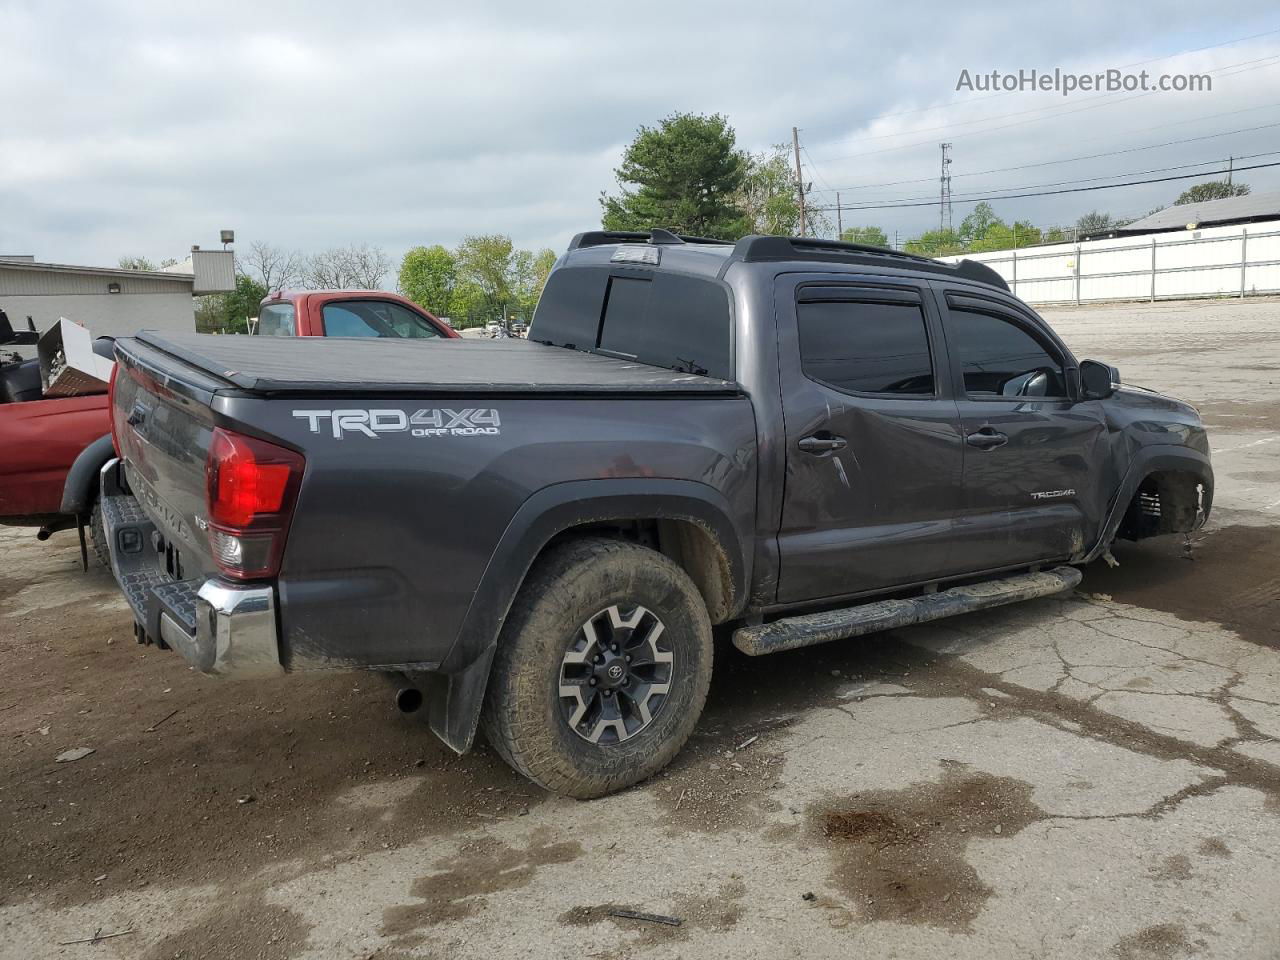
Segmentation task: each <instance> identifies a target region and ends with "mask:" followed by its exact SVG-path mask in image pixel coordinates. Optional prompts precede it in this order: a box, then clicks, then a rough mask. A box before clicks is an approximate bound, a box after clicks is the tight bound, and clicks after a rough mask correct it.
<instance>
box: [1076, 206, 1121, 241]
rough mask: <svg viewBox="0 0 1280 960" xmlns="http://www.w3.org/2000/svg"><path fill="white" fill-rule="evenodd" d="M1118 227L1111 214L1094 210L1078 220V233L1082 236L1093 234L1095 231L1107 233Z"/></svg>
mask: <svg viewBox="0 0 1280 960" xmlns="http://www.w3.org/2000/svg"><path fill="white" fill-rule="evenodd" d="M1115 227H1116V222H1115V221H1114V220H1112V219H1111V214H1109V213H1100V212H1098V211H1097V210H1093V211H1091V212H1090V213H1086V214H1085V215H1084V216H1083V217H1081V218H1080V219H1079V220H1077V221H1076V233H1077V234H1078V235H1080V236H1085V237H1087V236H1091V235H1092V234H1095V233H1106V232H1107V231H1108V230H1112V229H1114V228H1115Z"/></svg>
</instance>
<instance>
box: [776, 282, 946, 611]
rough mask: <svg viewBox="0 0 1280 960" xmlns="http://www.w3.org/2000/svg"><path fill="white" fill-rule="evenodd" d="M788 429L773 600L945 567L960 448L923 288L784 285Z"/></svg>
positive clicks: (867, 586)
mask: <svg viewBox="0 0 1280 960" xmlns="http://www.w3.org/2000/svg"><path fill="white" fill-rule="evenodd" d="M775 309H776V314H777V318H778V338H779V343H778V356H779V364H780V370H779V375H780V380H781V385H782V401H783V413H784V418H785V421H786V480H785V483H786V487H785V490H784V492H783V507H782V518H781V525H780V530H779V533H778V550H779V556H780V561H781V569H780V574H779V584H778V601H779V602H781V603H794V602H798V601H804V600H813V599H819V598H825V597H837V596H844V595H849V594H855V593H864V592H870V591H875V590H883V589H885V588H887V587H893V586H898V585H904V584H909V583H918V582H921V581H926V580H929V579H932V578H934V577H939V576H943V575H946V574H947V573H950V572H953V571H954V570H955V566H956V562H957V560H956V557H955V556H954V554H953V552H952V548H951V547H952V545H951V540H952V532H951V527H952V520H953V518H954V516H955V515H956V513H957V512H958V511H959V508H960V503H961V492H962V490H961V487H962V460H963V440H962V438H961V435H960V429H959V422H958V418H957V414H956V405H955V401H954V400H953V399H952V398H951V395H950V377H949V373H948V370H947V365H946V361H945V356H946V353H945V350H944V349H943V348H942V344H941V330H940V328H939V326H938V317H937V307H936V303H935V301H934V300H933V298H932V296H931V291H930V290H929V288H928V286H927V285H926V284H924V283H916V282H912V281H904V280H900V279H894V280H889V279H886V280H884V281H882V282H881V281H875V282H873V281H870V280H868V281H867V282H858V283H841V282H839V280H838V279H837V278H833V277H831V276H829V275H828V276H826V277H821V276H819V277H811V278H809V279H804V278H797V279H793V280H785V279H780V282H779V284H778V286H777V299H776V302H775Z"/></svg>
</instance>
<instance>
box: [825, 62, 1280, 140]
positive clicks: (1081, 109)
mask: <svg viewBox="0 0 1280 960" xmlns="http://www.w3.org/2000/svg"><path fill="white" fill-rule="evenodd" d="M1275 60H1277V61H1280V56H1278V57H1277V58H1275ZM1276 65H1277V63H1276V62H1274V61H1273V62H1271V63H1265V64H1261V65H1259V66H1254V67H1248V68H1247V70H1260V69H1264V68H1266V67H1273V66H1276ZM1247 70H1240V71H1238V73H1245V72H1247ZM1210 72H1212V71H1210ZM1232 76H1235V74H1232ZM1168 92H1171V91H1166V90H1149V91H1147V92H1145V93H1138V94H1134V95H1133V96H1131V97H1122V98H1120V99H1118V100H1109V101H1107V102H1106V103H1091V104H1089V105H1087V106H1083V107H1077V108H1075V109H1073V110H1066V111H1064V112H1062V113H1055V114H1051V115H1050V116H1046V117H1032V118H1031V119H1028V120H1015V121H1014V122H1013V123H1006V124H1002V125H1000V126H998V127H990V128H987V129H983V130H973V131H970V132H969V133H957V134H954V135H953V137H952V139H953V140H960V139H963V138H964V137H976V136H978V135H979V134H989V133H995V132H996V131H998V130H1008V129H1011V128H1012V127H1021V126H1025V125H1027V124H1029V123H1043V122H1044V121H1046V120H1056V119H1058V118H1060V117H1064V116H1070V115H1071V114H1073V113H1083V112H1084V111H1086V110H1097V109H1098V108H1100V107H1109V106H1114V105H1116V104H1121V103H1128V102H1129V101H1131V100H1139V99H1142V98H1143V97H1150V96H1154V95H1155V94H1157V93H1168ZM1044 109H1048V108H1044ZM1252 109H1260V108H1256V107H1255V108H1252ZM1239 112H1244V111H1239ZM1016 115H1017V114H1007V115H1006V116H1016ZM1218 116H1223V114H1218ZM983 119H984V120H994V119H1000V118H999V117H986V118H983ZM970 122H973V123H976V122H980V121H964V122H962V123H960V124H952V125H950V126H943V127H932V128H928V129H930V130H934V131H937V130H946V129H950V127H951V126H962V125H964V123H970ZM1173 125H1174V124H1169V126H1173ZM1152 129H1154V128H1152ZM921 132H926V131H920V130H906V131H903V132H902V133H899V134H888V135H887V136H910V135H912V134H915V133H921ZM860 139H868V140H877V139H883V137H866V138H860ZM932 142H933V141H932V140H917V141H913V142H912V143H902V144H898V145H897V146H893V147H881V148H880V149H878V150H864V151H863V152H861V153H849V154H844V155H842V156H839V157H824V158H823V161H824V162H826V161H835V160H854V159H857V158H859V157H870V156H875V155H877V154H881V153H893V152H895V151H898V150H910V149H911V148H912V147H921V146H925V145H926V144H929V143H932Z"/></svg>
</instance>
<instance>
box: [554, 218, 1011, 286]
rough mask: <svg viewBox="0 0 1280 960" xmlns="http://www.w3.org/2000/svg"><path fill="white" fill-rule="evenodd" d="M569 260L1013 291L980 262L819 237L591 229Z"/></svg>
mask: <svg viewBox="0 0 1280 960" xmlns="http://www.w3.org/2000/svg"><path fill="white" fill-rule="evenodd" d="M568 256H569V258H570V259H571V261H572V262H573V263H574V264H592V263H599V264H603V263H617V264H632V265H649V266H661V267H666V268H667V269H674V270H680V271H682V272H685V273H693V274H700V275H703V276H710V277H717V278H718V277H720V276H722V275H723V274H724V271H725V270H726V269H728V267H729V265H730V264H731V263H734V262H741V263H821V264H823V265H829V264H830V265H846V266H850V267H854V268H859V267H861V268H867V267H874V268H879V269H885V268H888V269H892V270H904V271H912V272H920V273H931V274H937V275H940V276H946V277H950V278H953V279H959V280H969V281H973V282H975V283H982V284H985V285H987V286H991V287H995V288H997V289H999V290H1003V291H1006V292H1007V291H1008V290H1009V285H1008V284H1007V283H1006V282H1005V280H1004V278H1003V277H1001V276H1000V274H998V273H996V271H994V270H992V269H991V268H990V267H988V266H987V265H986V264H984V263H979V262H978V261H976V260H961V261H959V262H958V263H943V262H942V261H941V260H934V259H933V258H931V257H922V256H917V255H916V254H911V253H903V252H902V251H900V250H890V249H888V248H886V247H873V246H868V245H866V244H860V243H841V242H839V241H836V240H819V239H815V238H813V237H775V236H762V235H752V236H748V237H743V238H742V239H741V240H738V241H737V242H733V241H729V240H713V239H710V238H708V237H693V236H685V235H679V234H675V233H672V232H671V231H669V230H662V229H657V228H655V229H653V230H651V231H649V232H648V233H632V232H624V231H613V230H589V231H587V232H585V233H580V234H578V235H577V236H575V237H574V238H573V239H572V240H571V241H570V242H569V251H568Z"/></svg>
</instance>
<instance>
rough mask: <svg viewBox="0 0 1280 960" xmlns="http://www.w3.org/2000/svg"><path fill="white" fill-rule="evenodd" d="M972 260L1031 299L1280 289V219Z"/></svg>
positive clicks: (1071, 300)
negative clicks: (982, 264)
mask: <svg viewBox="0 0 1280 960" xmlns="http://www.w3.org/2000/svg"><path fill="white" fill-rule="evenodd" d="M942 259H944V260H948V261H952V262H954V261H956V260H960V259H963V257H959V256H956V257H943V258H942ZM968 259H970V260H977V261H980V262H982V263H985V264H986V265H987V266H989V267H991V268H992V269H993V270H995V271H996V272H997V273H998V274H1000V275H1001V276H1002V277H1004V279H1005V281H1006V282H1007V283H1008V284H1009V289H1010V290H1012V291H1013V293H1014V294H1015V295H1016V296H1018V297H1021V298H1022V299H1023V300H1025V301H1027V302H1028V303H1090V302H1097V301H1100V300H1159V299H1183V298H1188V297H1221V296H1236V297H1244V296H1252V295H1255V294H1264V293H1277V292H1280V220H1273V221H1267V222H1265V223H1253V224H1249V225H1248V226H1246V227H1239V226H1234V227H1209V228H1205V229H1203V230H1186V231H1181V232H1177V233H1157V234H1151V235H1149V236H1145V237H1119V238H1116V239H1114V240H1087V241H1084V242H1082V243H1059V244H1053V245H1047V246H1040V247H1028V248H1027V249H1026V250H999V251H995V252H992V253H974V254H969V255H968Z"/></svg>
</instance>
